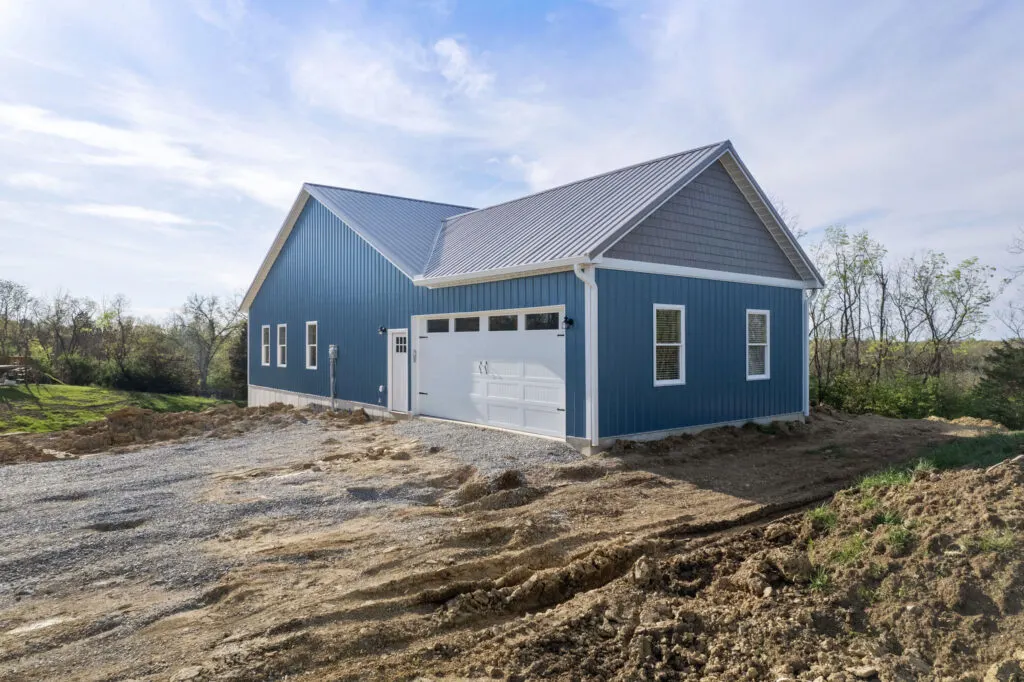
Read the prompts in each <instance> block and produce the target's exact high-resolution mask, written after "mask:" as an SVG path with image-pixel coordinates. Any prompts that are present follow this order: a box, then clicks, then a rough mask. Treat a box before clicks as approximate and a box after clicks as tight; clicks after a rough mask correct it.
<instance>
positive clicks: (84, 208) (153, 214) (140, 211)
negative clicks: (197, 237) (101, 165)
mask: <svg viewBox="0 0 1024 682" xmlns="http://www.w3.org/2000/svg"><path fill="white" fill-rule="evenodd" d="M66 210H67V211H68V212H69V213H78V214H79V215H91V216H97V217H99V218H113V219H115V220H130V221H133V222H141V223H158V224H161V225H192V224H194V223H195V221H194V220H192V219H190V218H185V217H184V216H180V215H177V214H176V213H169V212H167V211H157V210H154V209H151V208H145V207H143V206H125V205H119V204H78V205H74V206H68V207H67V209H66Z"/></svg>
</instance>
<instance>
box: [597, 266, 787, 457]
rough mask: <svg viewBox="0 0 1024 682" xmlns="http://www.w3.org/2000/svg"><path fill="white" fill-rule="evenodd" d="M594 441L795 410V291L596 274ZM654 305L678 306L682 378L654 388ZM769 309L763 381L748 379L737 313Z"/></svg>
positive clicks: (607, 272) (662, 277)
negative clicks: (767, 374)
mask: <svg viewBox="0 0 1024 682" xmlns="http://www.w3.org/2000/svg"><path fill="white" fill-rule="evenodd" d="M597 281H598V291H599V292H600V293H599V297H598V305H599V309H598V327H599V338H600V344H599V352H598V357H599V362H600V367H599V368H598V372H599V385H600V391H601V395H600V402H599V409H600V430H601V437H602V438H605V437H611V436H619V435H625V434H631V433H642V432H645V431H660V430H663V429H674V428H682V427H686V426H697V425H701V424H714V423H717V422H724V421H733V420H739V419H752V418H756V417H767V416H772V415H781V414H787V413H792V412H799V411H801V410H802V409H803V386H802V385H801V381H802V379H803V367H802V362H803V338H802V319H801V316H802V314H803V308H802V300H801V296H802V295H803V292H802V291H801V290H799V289H787V288H782V287H769V286H761V285H754V284H737V283H734V282H717V281H712V280H704V279H692V278H687V277H675V276H668V275H651V274H646V273H638V272H626V271H620V270H604V269H601V270H598V273H597ZM655 303H669V304H675V305H685V306H686V350H685V362H686V384H685V385H681V386H654V360H653V354H654V327H653V315H654V304H655ZM748 308H756V309H766V310H770V311H771V378H770V379H766V380H759V381H747V378H746V310H747V309H748Z"/></svg>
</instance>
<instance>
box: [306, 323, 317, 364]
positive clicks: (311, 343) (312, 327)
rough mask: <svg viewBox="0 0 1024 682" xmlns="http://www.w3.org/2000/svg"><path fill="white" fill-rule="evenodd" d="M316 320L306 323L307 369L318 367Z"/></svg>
mask: <svg viewBox="0 0 1024 682" xmlns="http://www.w3.org/2000/svg"><path fill="white" fill-rule="evenodd" d="M316 326H317V325H316V322H307V323H306V369H316Z"/></svg>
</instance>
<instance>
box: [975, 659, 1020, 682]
mask: <svg viewBox="0 0 1024 682" xmlns="http://www.w3.org/2000/svg"><path fill="white" fill-rule="evenodd" d="M984 682H1024V669H1022V668H1021V667H1020V663H1018V662H1017V661H1015V660H1013V659H1012V658H1010V659H1007V660H1005V661H1001V662H999V663H996V664H995V665H993V666H992V667H991V668H989V669H988V671H987V672H986V673H985V680H984Z"/></svg>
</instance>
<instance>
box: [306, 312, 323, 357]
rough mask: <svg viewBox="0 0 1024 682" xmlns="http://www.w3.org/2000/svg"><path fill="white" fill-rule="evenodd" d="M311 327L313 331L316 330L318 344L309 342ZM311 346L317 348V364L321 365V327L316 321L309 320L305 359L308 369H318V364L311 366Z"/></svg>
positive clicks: (307, 323)
mask: <svg viewBox="0 0 1024 682" xmlns="http://www.w3.org/2000/svg"><path fill="white" fill-rule="evenodd" d="M310 327H313V329H316V343H310V342H309V328H310ZM310 346H313V347H316V363H317V364H319V363H320V347H319V346H320V325H319V324H318V323H317V321H316V320H307V321H306V358H305V360H306V369H316V366H317V365H316V364H313V365H311V364H309V348H310Z"/></svg>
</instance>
